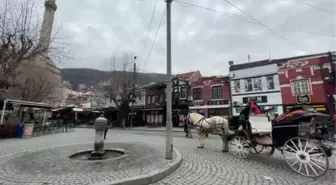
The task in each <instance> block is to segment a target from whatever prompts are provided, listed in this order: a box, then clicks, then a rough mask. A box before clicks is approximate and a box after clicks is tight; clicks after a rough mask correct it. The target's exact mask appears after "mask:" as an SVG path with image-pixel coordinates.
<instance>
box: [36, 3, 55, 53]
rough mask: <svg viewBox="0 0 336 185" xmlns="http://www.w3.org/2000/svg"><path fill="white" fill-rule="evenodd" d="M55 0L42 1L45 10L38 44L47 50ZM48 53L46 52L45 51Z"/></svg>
mask: <svg viewBox="0 0 336 185" xmlns="http://www.w3.org/2000/svg"><path fill="white" fill-rule="evenodd" d="M55 1H56V0H46V1H45V3H44V6H45V11H44V17H43V23H42V30H41V35H40V41H39V44H40V45H41V47H42V48H43V50H46V51H47V52H48V48H49V44H50V42H51V32H52V28H53V22H54V15H55V12H56V10H57V5H56V3H55ZM46 54H48V53H46Z"/></svg>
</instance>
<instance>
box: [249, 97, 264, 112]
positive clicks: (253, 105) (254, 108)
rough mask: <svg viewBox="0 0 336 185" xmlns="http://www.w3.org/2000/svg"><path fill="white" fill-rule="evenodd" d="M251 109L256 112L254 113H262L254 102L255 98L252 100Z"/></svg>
mask: <svg viewBox="0 0 336 185" xmlns="http://www.w3.org/2000/svg"><path fill="white" fill-rule="evenodd" d="M250 109H251V111H252V112H253V113H254V115H259V114H261V112H260V110H259V108H258V107H257V106H256V105H255V104H254V101H253V100H250Z"/></svg>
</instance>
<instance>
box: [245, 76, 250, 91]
mask: <svg viewBox="0 0 336 185" xmlns="http://www.w3.org/2000/svg"><path fill="white" fill-rule="evenodd" d="M244 82H245V92H251V91H252V79H245V80H244Z"/></svg>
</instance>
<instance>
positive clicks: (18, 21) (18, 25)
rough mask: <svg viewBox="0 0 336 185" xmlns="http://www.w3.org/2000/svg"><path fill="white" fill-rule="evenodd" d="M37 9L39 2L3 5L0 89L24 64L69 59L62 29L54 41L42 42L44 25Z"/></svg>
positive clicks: (0, 6) (24, 0)
mask: <svg viewBox="0 0 336 185" xmlns="http://www.w3.org/2000/svg"><path fill="white" fill-rule="evenodd" d="M36 5H37V4H36V0H16V1H12V0H1V2H0V88H3V87H4V86H6V85H7V84H8V81H9V80H10V79H13V78H15V76H16V75H17V74H16V72H17V69H18V67H19V65H20V64H21V63H22V62H24V61H26V62H33V61H35V60H38V58H39V57H43V58H48V57H51V58H53V59H54V60H61V59H64V58H65V57H67V55H66V53H68V51H66V48H67V47H68V45H67V43H66V42H64V41H62V39H60V38H57V37H56V35H57V34H58V33H59V30H60V29H61V28H59V29H58V30H57V31H56V32H55V33H56V34H55V35H54V36H53V37H52V38H50V40H49V39H47V40H48V41H45V40H43V41H41V40H40V34H41V32H42V21H40V19H39V17H40V15H39V13H38V11H37V8H38V6H36ZM45 21H53V20H45ZM45 29H48V28H46V27H44V30H45ZM49 29H51V28H49ZM51 43H53V44H52V45H51Z"/></svg>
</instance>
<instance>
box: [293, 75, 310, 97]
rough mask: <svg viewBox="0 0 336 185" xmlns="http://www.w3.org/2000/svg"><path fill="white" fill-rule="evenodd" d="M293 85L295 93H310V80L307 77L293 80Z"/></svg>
mask: <svg viewBox="0 0 336 185" xmlns="http://www.w3.org/2000/svg"><path fill="white" fill-rule="evenodd" d="M292 87H293V88H294V94H295V95H301V94H310V88H309V80H307V79H302V80H295V81H293V84H292Z"/></svg>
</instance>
